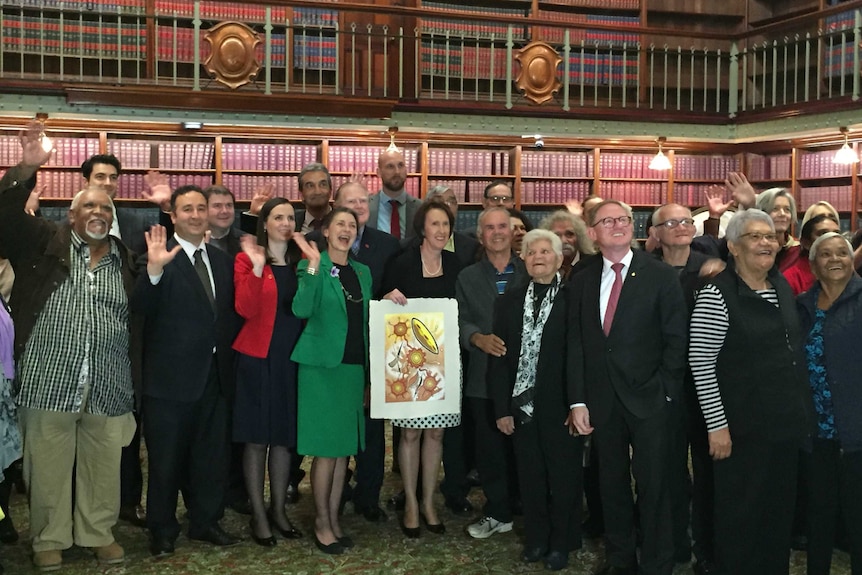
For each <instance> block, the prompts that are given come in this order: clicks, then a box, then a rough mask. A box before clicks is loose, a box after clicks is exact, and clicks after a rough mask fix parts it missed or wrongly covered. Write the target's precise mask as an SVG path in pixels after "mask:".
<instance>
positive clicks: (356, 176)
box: [347, 172, 368, 189]
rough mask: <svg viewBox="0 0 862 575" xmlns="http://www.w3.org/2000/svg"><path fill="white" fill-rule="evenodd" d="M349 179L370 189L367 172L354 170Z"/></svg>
mask: <svg viewBox="0 0 862 575" xmlns="http://www.w3.org/2000/svg"><path fill="white" fill-rule="evenodd" d="M347 181H348V182H351V183H353V184H359V185H361V186H362V187H363V188H365V189H368V182H367V179H366V177H365V174H363V173H362V172H353V173H352V174H350V177H349V178H347Z"/></svg>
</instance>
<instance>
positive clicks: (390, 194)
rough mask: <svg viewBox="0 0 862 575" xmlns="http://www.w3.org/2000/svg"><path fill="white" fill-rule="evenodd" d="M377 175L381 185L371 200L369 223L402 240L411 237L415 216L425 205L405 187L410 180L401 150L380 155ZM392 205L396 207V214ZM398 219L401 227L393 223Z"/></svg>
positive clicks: (384, 152) (388, 151) (388, 150)
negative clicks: (394, 226)
mask: <svg viewBox="0 0 862 575" xmlns="http://www.w3.org/2000/svg"><path fill="white" fill-rule="evenodd" d="M377 175H378V176H379V177H380V183H381V185H382V187H381V189H380V191H379V192H377V193H376V194H374V195H372V196H371V198H370V200H369V202H368V226H369V227H372V228H375V229H378V230H380V231H383V232H386V233H387V234H391V235H393V236H395V237H396V238H398V239H399V240H404V239H410V238H412V237H413V236H414V235H415V234H414V232H413V216H415V215H416V210H418V209H419V206H421V205H422V200H420V199H419V198H415V197H413V196H411V195H409V194H408V193H407V192H406V191H405V190H404V183H405V182H406V181H407V166H406V164H405V163H404V155H403V154H402V153H401V152H400V151H399V150H390V149H386V150H384V151H382V152H380V156H378V158H377ZM393 208H395V209H396V210H397V212H396V214H393ZM395 222H397V223H398V228H397V229H393V227H392V224H393V223H395Z"/></svg>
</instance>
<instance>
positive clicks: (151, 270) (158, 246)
mask: <svg viewBox="0 0 862 575" xmlns="http://www.w3.org/2000/svg"><path fill="white" fill-rule="evenodd" d="M144 238H145V239H146V240H147V274H149V275H151V276H158V275H161V273H162V271H164V268H165V266H166V265H168V264H169V263H171V262H172V261H173V259H174V258H175V257H176V255H177V254H178V253H179V251H180V250H181V249H182V246H180V245H176V246H174V248H173V249H172V250H170V251H169V250H168V232H167V230H165V227H164V226H160V225H155V226H153V227H151V228H150V231H148V232H144Z"/></svg>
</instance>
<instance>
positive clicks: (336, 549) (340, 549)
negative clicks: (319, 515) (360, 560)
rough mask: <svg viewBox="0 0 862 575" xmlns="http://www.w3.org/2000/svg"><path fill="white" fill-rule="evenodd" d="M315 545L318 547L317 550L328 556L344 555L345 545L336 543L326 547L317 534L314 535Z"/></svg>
mask: <svg viewBox="0 0 862 575" xmlns="http://www.w3.org/2000/svg"><path fill="white" fill-rule="evenodd" d="M314 544H315V545H317V548H318V549H320V550H321V551H322V552H324V553H326V554H327V555H341V554H342V553H344V545H342V544H341V543H339V542H338V541H336V542H335V543H330V544H329V545H324V544H323V543H322V542H321V541H320V539H318V538H317V533H315V534H314Z"/></svg>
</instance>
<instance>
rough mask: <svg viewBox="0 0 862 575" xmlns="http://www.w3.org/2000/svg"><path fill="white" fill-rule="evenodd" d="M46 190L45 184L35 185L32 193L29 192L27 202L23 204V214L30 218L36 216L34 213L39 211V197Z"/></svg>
mask: <svg viewBox="0 0 862 575" xmlns="http://www.w3.org/2000/svg"><path fill="white" fill-rule="evenodd" d="M46 189H48V186H47V185H46V184H43V183H37V184H36V187H34V188H33V191H32V192H30V195H29V196H28V197H27V202H26V203H25V204H24V212H26V213H28V214H30V215H31V216H35V215H36V212H38V211H39V197H40V196H41V195H42V194H44V193H45V190H46Z"/></svg>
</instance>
